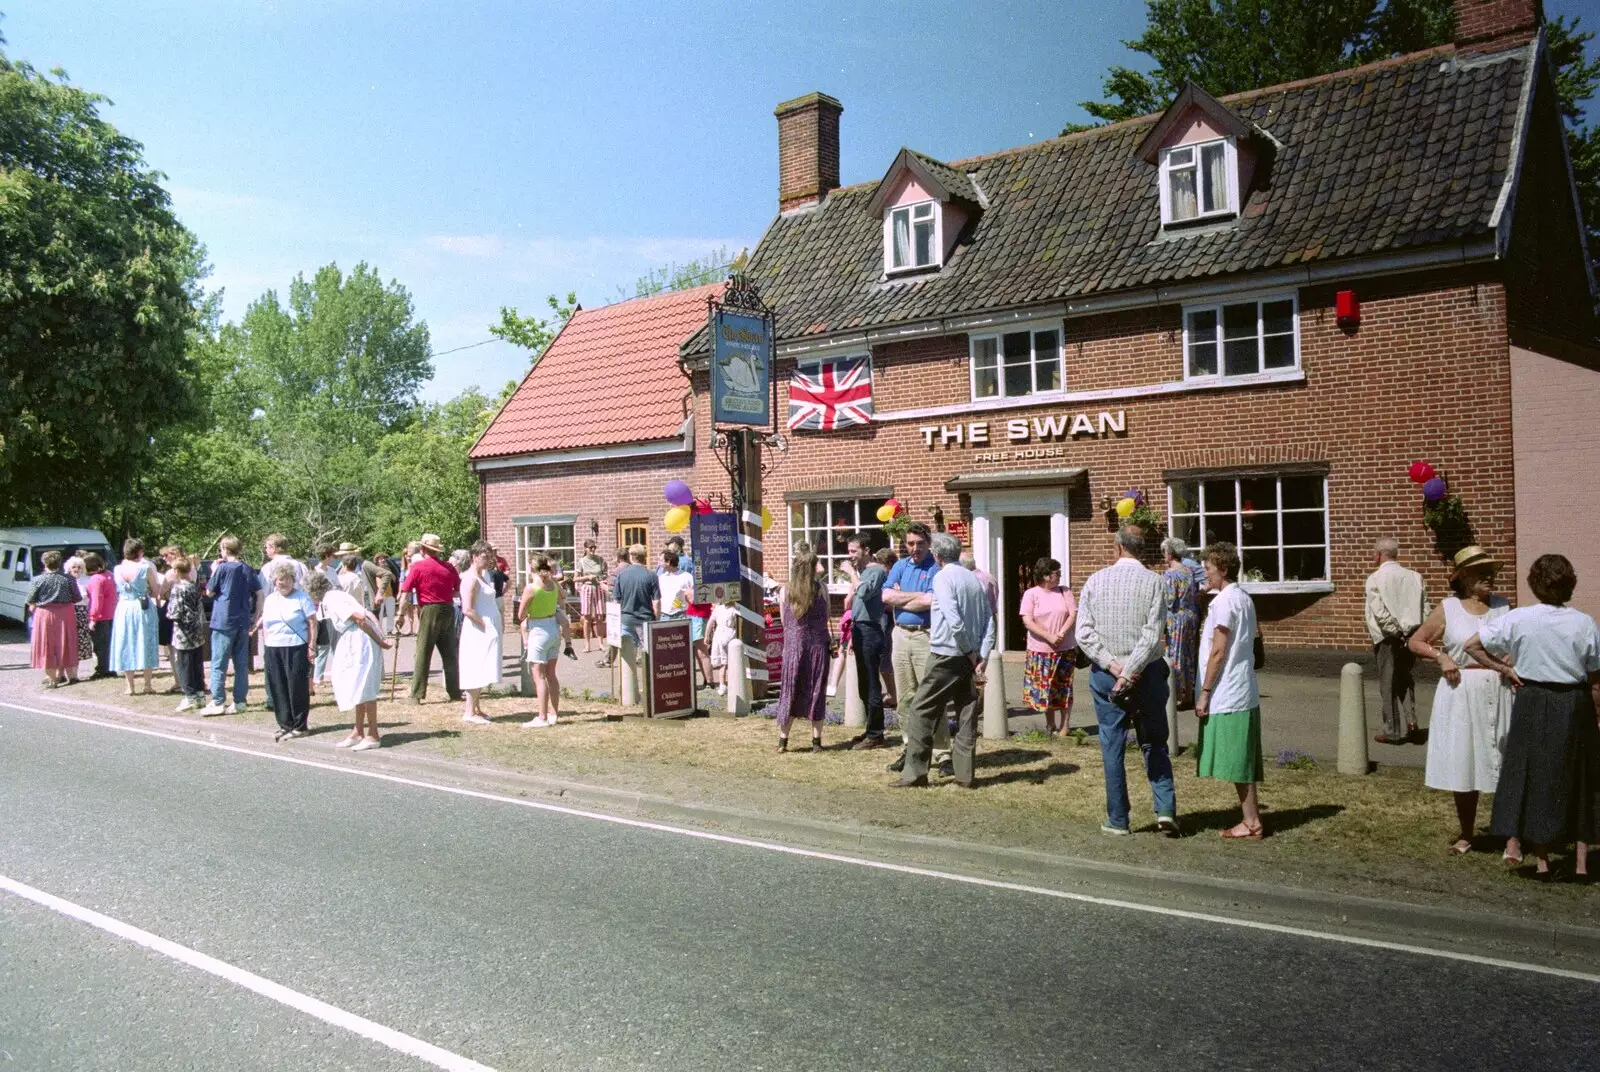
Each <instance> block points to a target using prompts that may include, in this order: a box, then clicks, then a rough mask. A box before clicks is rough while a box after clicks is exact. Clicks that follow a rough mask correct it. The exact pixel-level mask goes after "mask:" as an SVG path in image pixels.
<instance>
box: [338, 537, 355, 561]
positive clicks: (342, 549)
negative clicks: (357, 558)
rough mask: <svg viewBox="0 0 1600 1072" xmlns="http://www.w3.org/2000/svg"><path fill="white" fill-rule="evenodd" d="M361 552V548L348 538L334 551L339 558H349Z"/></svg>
mask: <svg viewBox="0 0 1600 1072" xmlns="http://www.w3.org/2000/svg"><path fill="white" fill-rule="evenodd" d="M360 553H361V548H359V547H357V546H356V545H355V544H353V543H351V542H350V541H349V540H346V541H344V542H343V543H341V544H340V545H339V549H338V550H337V551H335V552H334V556H335V557H337V558H349V557H350V556H351V555H359V554H360Z"/></svg>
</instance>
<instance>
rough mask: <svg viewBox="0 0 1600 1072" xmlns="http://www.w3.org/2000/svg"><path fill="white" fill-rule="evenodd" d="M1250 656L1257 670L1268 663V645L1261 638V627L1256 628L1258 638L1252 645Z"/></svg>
mask: <svg viewBox="0 0 1600 1072" xmlns="http://www.w3.org/2000/svg"><path fill="white" fill-rule="evenodd" d="M1250 656H1251V661H1252V662H1254V663H1255V668H1256V669H1257V670H1260V669H1261V668H1262V667H1264V666H1266V665H1267V646H1266V644H1264V643H1263V642H1262V640H1261V630H1259V629H1257V630H1256V638H1255V640H1254V641H1253V642H1252V643H1251V645H1250Z"/></svg>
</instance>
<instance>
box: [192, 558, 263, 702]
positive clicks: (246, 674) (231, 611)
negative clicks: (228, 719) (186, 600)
mask: <svg viewBox="0 0 1600 1072" xmlns="http://www.w3.org/2000/svg"><path fill="white" fill-rule="evenodd" d="M220 546H221V551H222V561H221V562H218V563H217V564H216V565H215V566H214V567H212V570H211V582H210V584H208V585H207V586H206V594H207V595H208V596H210V597H211V600H212V603H211V703H210V704H208V705H207V706H206V707H204V708H202V709H201V711H200V713H201V714H202V715H231V714H235V713H236V712H237V711H238V710H239V708H240V707H241V706H243V704H244V699H245V694H246V693H247V692H249V691H250V670H249V666H250V627H251V625H252V624H253V623H254V622H255V619H256V616H257V615H258V614H259V613H260V604H261V599H262V594H261V578H260V577H259V576H258V575H257V574H256V571H255V570H253V569H251V568H250V567H249V566H247V565H245V564H244V563H243V562H241V561H239V550H240V547H239V538H238V537H237V536H224V537H223V538H222V543H221V545H220ZM229 660H232V662H233V701H232V702H231V703H227V704H226V705H225V704H224V701H225V700H226V699H227V695H226V693H225V692H224V690H223V686H224V684H225V683H226V676H227V672H228V662H229Z"/></svg>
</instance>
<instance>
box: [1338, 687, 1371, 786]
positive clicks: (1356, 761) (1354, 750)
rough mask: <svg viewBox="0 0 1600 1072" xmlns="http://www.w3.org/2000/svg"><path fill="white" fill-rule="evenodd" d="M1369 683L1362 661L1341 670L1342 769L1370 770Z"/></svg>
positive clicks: (1345, 771) (1340, 726) (1340, 757)
mask: <svg viewBox="0 0 1600 1072" xmlns="http://www.w3.org/2000/svg"><path fill="white" fill-rule="evenodd" d="M1371 769H1372V768H1371V765H1370V764H1369V763H1368V761H1367V687H1366V681H1365V679H1364V675H1363V674H1362V672H1361V664H1360V663H1345V664H1344V668H1343V669H1342V670H1340V671H1339V773H1340V774H1366V773H1368V772H1369V771H1370V770H1371Z"/></svg>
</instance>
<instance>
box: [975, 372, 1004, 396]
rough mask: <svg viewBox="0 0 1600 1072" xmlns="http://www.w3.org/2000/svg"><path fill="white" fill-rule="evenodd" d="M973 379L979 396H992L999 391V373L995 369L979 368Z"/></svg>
mask: <svg viewBox="0 0 1600 1072" xmlns="http://www.w3.org/2000/svg"><path fill="white" fill-rule="evenodd" d="M974 379H975V382H976V386H977V391H978V397H979V398H993V397H994V396H995V395H998V394H999V393H1000V373H999V372H998V371H996V370H995V369H993V368H987V369H984V368H980V369H979V370H978V374H977V376H976V377H974Z"/></svg>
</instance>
